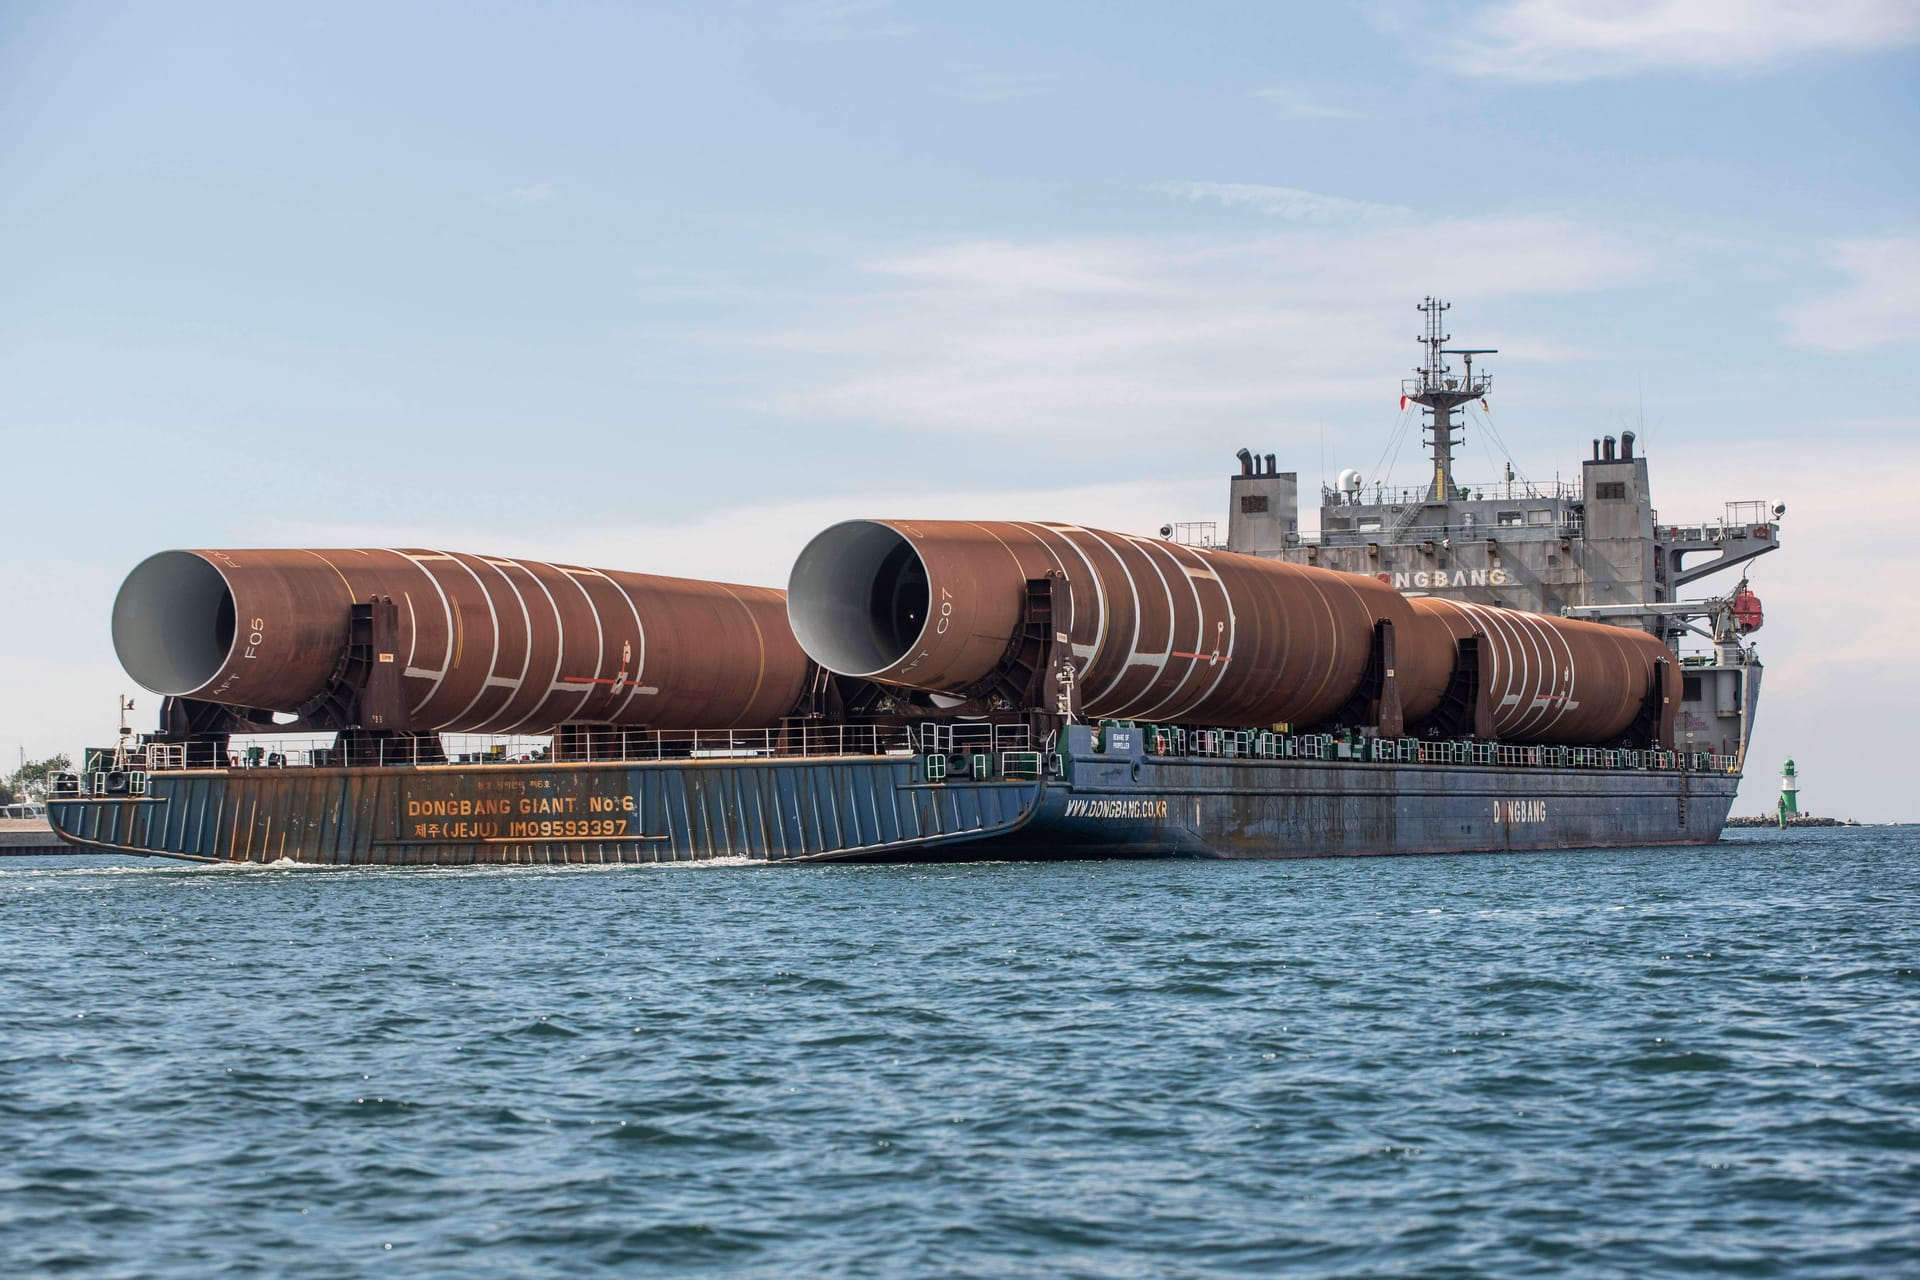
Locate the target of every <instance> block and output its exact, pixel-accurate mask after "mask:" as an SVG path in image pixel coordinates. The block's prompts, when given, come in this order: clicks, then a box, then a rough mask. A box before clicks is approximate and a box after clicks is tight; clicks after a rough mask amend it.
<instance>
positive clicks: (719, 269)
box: [0, 0, 1920, 818]
mask: <svg viewBox="0 0 1920 1280" xmlns="http://www.w3.org/2000/svg"><path fill="white" fill-rule="evenodd" d="M1917 42H1920V5H1915V4H1914V3H1911V0H1906V2H1903V3H1888V2H1885V0H1828V2H1827V3H1824V4H1820V5H1808V4H1802V3H1784V2H1779V0H1774V2H1761V0H1753V2H1751V3H1745V4H1736V3H1731V2H1730V0H1693V2H1692V3H1667V2H1664V0H1662V2H1655V3H1647V2H1644V0H1639V2H1636V0H1614V2H1613V3H1604V4H1602V3H1588V2H1586V0H1525V2H1524V3H1493V4H1480V5H1470V4H1434V3H1412V2H1409V3H1377V4H1362V5H1354V6H1305V5H1301V6H1276V5H1234V4H1210V5H1165V6H1153V5H1145V4H1137V5H1124V6H1121V5H1111V4H1090V3H1089V4H1053V5H1046V6H1036V5H1031V4H1023V5H995V4H969V5H948V6H923V5H914V4H910V3H898V4H886V3H861V2H859V0H842V2H837V3H836V2H827V3H801V4H764V5H762V4H744V3H743V4H724V3H722V4H704V5H699V6H684V7H673V6H663V5H638V6H629V7H614V6H603V5H564V4H554V5H538V6H536V5H499V4H495V5H483V4H458V5H455V4H446V5H433V4H410V5H380V6H372V5H364V6H363V5H352V4H336V5H328V6H266V5H237V4H234V5H223V4H201V5H195V4H181V5H173V6H151V5H125V6H120V5H101V4H92V5H78V6H59V5H34V4H30V3H21V4H10V5H7V6H5V7H4V8H0V433H4V450H5V457H6V460H7V470H8V475H9V477H10V481H11V483H10V484H9V486H8V497H7V499H6V501H5V504H4V507H0V510H4V513H5V514H4V516H0V520H4V528H3V529H0V532H4V533H5V535H6V540H7V545H8V548H9V555H8V557H7V563H6V565H5V567H4V568H0V589H4V591H5V597H4V598H6V599H7V600H8V601H10V602H11V603H10V604H9V605H8V607H7V615H8V618H9V621H10V625H8V626H7V627H5V628H4V629H0V749H5V750H7V753H8V755H9V756H11V755H12V754H13V752H14V750H15V749H16V748H23V749H25V750H26V751H27V752H28V754H30V755H32V754H43V753H44V752H46V751H50V750H53V749H55V748H59V747H66V748H72V747H75V746H77V745H79V743H80V742H81V741H82V740H85V739H90V738H96V737H99V736H101V733H102V731H103V730H106V731H108V732H110V730H111V725H112V713H113V699H114V695H115V694H116V693H118V692H120V691H121V689H122V688H124V687H127V685H128V682H127V681H126V679H125V677H124V676H123V675H122V674H121V673H120V672H119V671H118V668H117V665H116V664H115V663H114V661H113V658H112V653H111V648H110V645H109V644H108V642H107V636H106V615H107V610H108V607H109V605H110V603H111V600H112V596H113V592H114V590H115V588H116V587H117V585H118V581H119V578H120V577H121V576H122V575H123V574H124V572H125V571H126V569H127V568H129V567H130V566H131V565H132V564H133V563H135V562H136V561H137V560H139V559H140V558H141V557H143V556H144V555H146V554H147V553H148V552H150V551H152V550H157V549H160V548H162V547H167V546H221V545H275V544H296V543H313V544H318V543H330V544H336V545H338V544H346V545H353V544H375V545H378V544H387V543H396V542H398V543H406V544H409V545H413V544H431V545H443V546H455V547H460V548H471V549H474V550H484V551H492V552H498V553H503V554H529V555H547V556H555V557H561V558H566V559H572V560H578V561H585V562H589V563H603V564H608V565H614V566H618V567H624V568H633V569H640V570H652V571H658V572H670V573H685V574H690V575H698V576H708V577H730V578H735V579H739V580H747V581H759V582H769V583H778V582H781V581H782V580H783V579H784V576H785V570H786V567H787V565H788V564H789V563H790V560H791V557H792V554H793V552H794V551H795V550H796V549H797V548H798V546H799V545H800V544H801V543H802V542H804V540H805V539H806V537H808V536H809V535H810V534H811V533H812V532H814V531H815V530H816V529H817V528H818V527H820V526H821V525H823V524H825V523H827V522H828V521H830V520H832V519H836V518H840V517H843V516H850V515H857V514H910V513H919V514H941V515H962V514H969V513H981V514H992V515H1022V516H1028V517H1034V518H1066V519H1079V520H1084V521H1087V522H1089V523H1101V524H1106V525H1113V526H1119V527H1122V528H1129V529H1142V528H1152V527H1155V526H1157V525H1158V524H1160V523H1161V522H1162V521H1163V520H1166V519H1215V518H1221V516H1222V513H1223V512H1224V506H1225V503H1224V498H1225V476H1226V474H1227V472H1228V471H1229V470H1230V469H1231V467H1232V460H1231V454H1232V451H1233V450H1234V449H1235V448H1237V447H1239V446H1240V445H1241V444H1243V443H1244V444H1249V445H1252V446H1254V447H1256V448H1257V449H1259V450H1260V451H1262V452H1267V451H1271V452H1275V453H1277V454H1279V455H1280V456H1281V457H1282V459H1283V466H1288V467H1293V468H1296V469H1298V470H1299V471H1300V472H1301V473H1302V477H1303V479H1308V480H1310V479H1311V478H1312V477H1314V476H1316V475H1318V474H1319V473H1320V469H1321V465H1322V461H1321V459H1322V450H1323V447H1324V451H1325V456H1326V463H1325V465H1326V467H1327V470H1328V473H1329V474H1331V472H1333V471H1336V470H1338V469H1339V468H1340V467H1342V466H1357V467H1361V468H1363V469H1368V470H1371V469H1372V468H1373V466H1374V464H1375V462H1376V460H1377V459H1378V458H1379V456H1380V453H1381V446H1382V445H1383V444H1384V442H1385V440H1386V438H1387V436H1388V434H1389V432H1391V430H1392V428H1393V426H1394V423H1395V420H1396V418H1397V412H1396V400H1395V397H1396V394H1397V389H1398V379H1399V377H1400V375H1401V373H1402V372H1403V370H1404V369H1405V367H1406V366H1408V365H1410V364H1411V363H1412V362H1413V360H1414V358H1415V355H1416V351H1415V348H1414V346H1413V344H1412V342H1411V339H1412V337H1413V335H1414V333H1415V330H1416V324H1417V320H1418V317H1417V316H1416V315H1415V314H1414V312H1413V305H1414V303H1415V302H1416V301H1418V299H1419V298H1420V296H1422V295H1423V294H1426V293H1429V292H1437V293H1441V294H1444V295H1445V296H1447V297H1449V298H1451V299H1452V300H1453V302H1454V303H1455V310H1454V313H1453V318H1454V332H1455V333H1456V335H1457V336H1458V337H1460V338H1462V339H1463V340H1466V339H1470V340H1472V341H1473V342H1474V343H1475V345H1486V346H1497V347H1500V348H1501V349H1502V355H1501V356H1500V357H1499V358H1498V359H1497V361H1496V362H1495V363H1494V364H1493V365H1492V368H1493V371H1494V375H1495V379H1496V381H1495V386H1496V395H1495V396H1494V414H1495V421H1496V423H1497V424H1498V425H1499V426H1500V429H1501V434H1502V436H1503V437H1504V438H1505V440H1506V441H1507V443H1508V444H1509V445H1510V446H1512V448H1513V450H1514V456H1515V458H1516V460H1517V461H1518V462H1519V463H1520V464H1521V466H1522V469H1523V470H1524V471H1526V472H1528V473H1530V474H1533V475H1536V476H1547V475H1550V474H1551V473H1552V472H1553V471H1555V470H1556V469H1560V470H1564V471H1567V472H1569V473H1570V472H1571V471H1572V469H1573V468H1574V467H1575V465H1576V464H1577V461H1578V459H1579V458H1580V457H1581V456H1582V454H1583V453H1584V451H1585V448H1586V441H1587V440H1588V439H1589V438H1591V437H1592V436H1593V435H1595V434H1599V433H1601V432H1604V431H1616V432H1617V431H1618V430H1620V429H1621V428H1623V427H1628V426H1634V425H1636V424H1643V425H1644V437H1645V439H1646V442H1647V448H1648V452H1649V454H1650V456H1651V458H1652V464H1653V467H1654V481H1655V485H1656V493H1657V494H1658V495H1659V499H1660V502H1661V506H1662V511H1663V515H1665V514H1671V515H1672V516H1674V517H1676V518H1682V517H1691V518H1702V517H1712V516H1714V515H1717V514H1718V513H1719V510H1720V504H1721V503H1722V502H1723V501H1725V500H1729V499H1738V498H1754V497H1766V498H1770V499H1773V500H1784V501H1787V502H1788V503H1789V505H1790V509H1791V512H1792V514H1791V515H1790V516H1789V520H1788V528H1787V542H1788V547H1789V549H1788V550H1785V551H1782V552H1781V553H1779V554H1778V555H1776V556H1774V557H1772V558H1771V561H1770V562H1763V564H1762V565H1761V566H1760V567H1759V568H1758V569H1757V570H1756V572H1755V584H1756V587H1757V588H1758V589H1759V590H1760V591H1761V592H1762V595H1763V597H1764V598H1765V599H1766V600H1767V602H1768V605H1769V611H1770V622H1769V627H1768V629H1767V630H1766V631H1765V632H1763V633H1762V635H1761V637H1760V640H1761V649H1762V653H1763V655H1764V656H1765V657H1766V658H1767V659H1768V661H1769V664H1770V677H1769V679H1770V688H1769V702H1768V704H1767V706H1766V707H1765V709H1764V710H1763V717H1762V719H1763V730H1762V738H1761V741H1760V743H1759V744H1758V747H1757V754H1758V755H1759V757H1760V761H1759V762H1758V763H1757V764H1756V767H1755V770H1754V773H1755V775H1756V776H1755V778H1754V780H1753V781H1750V782H1749V783H1748V784H1747V787H1746V788H1745V795H1744V799H1743V807H1747V808H1758V807H1761V805H1762V804H1763V803H1764V802H1765V798H1766V797H1765V791H1766V784H1765V782H1764V781H1763V779H1764V778H1765V775H1766V771H1767V768H1768V767H1769V766H1768V765H1767V764H1766V763H1765V762H1766V761H1770V760H1773V759H1774V758H1775V757H1777V756H1782V755H1785V754H1787V753H1788V752H1789V751H1792V752H1793V753H1795V754H1796V755H1797V756H1798V757H1799V758H1800V759H1801V761H1802V764H1803V766H1805V767H1806V768H1807V771H1808V775H1809V777H1808V797H1807V798H1808V801H1809V803H1810V804H1812V805H1814V807H1816V808H1820V807H1823V806H1825V807H1827V808H1829V809H1835V810H1838V809H1845V810H1846V811H1849V812H1854V813H1857V814H1858V815H1859V816H1862V817H1895V816H1905V817H1911V818H1920V802H1916V801H1915V800H1913V799H1911V798H1909V797H1908V796H1906V795H1903V794H1901V787H1900V786H1899V785H1898V783H1897V782H1896V780H1895V779H1896V775H1895V774H1893V773H1891V772H1888V773H1887V774H1886V776H1884V777H1881V776H1880V775H1879V774H1877V773H1875V772H1874V771H1873V770H1872V769H1869V770H1868V771H1866V772H1864V773H1863V772H1862V771H1861V768H1860V767H1858V766H1856V765H1853V764H1849V763H1847V762H1846V759H1845V757H1844V755H1843V754H1842V752H1841V749H1840V747H1839V745H1838V744H1839V739H1840V737H1841V735H1843V734H1844V735H1856V734H1859V735H1865V737H1866V738H1867V740H1869V741H1870V742H1871V743H1873V744H1877V745H1878V746H1880V747H1884V748H1886V749H1887V751H1888V753H1889V754H1891V755H1903V754H1910V751H1911V748H1912V747H1913V746H1914V745H1915V737H1916V735H1915V734H1914V733H1913V732H1912V730H1911V729H1909V728H1908V727H1907V726H1909V725H1911V724H1912V723H1914V722H1915V719H1916V717H1920V688H1917V687H1916V686H1920V681H1916V680H1915V679H1914V678H1913V677H1912V676H1911V674H1910V673H1908V672H1906V671H1905V670H1904V667H1902V666H1900V665H1897V664H1893V663H1890V662H1889V659H1890V658H1894V657H1895V655H1903V654H1904V653H1905V652H1906V650H1907V649H1908V648H1909V647H1910V643H1911V642H1910V636H1911V634H1912V629H1913V627H1914V626H1915V625H1916V624H1920V610H1916V609H1915V607H1914V606H1912V605H1910V604H1908V603H1907V602H1906V599H1905V595H1906V592H1908V591H1910V589H1911V587H1910V584H1911V583H1912V581H1913V580H1914V578H1915V577H1916V574H1917V572H1920V553H1916V551H1915V547H1916V546H1920V542H1916V539H1915V538H1914V536H1913V534H1912V533H1911V531H1910V530H1909V529H1908V525H1909V524H1910V523H1911V521H1910V519H1909V517H1908V516H1907V515H1906V509H1907V506H1908V504H1909V502H1910V498H1909V497H1908V495H1909V493H1910V492H1911V491H1912V490H1913V489H1914V488H1915V487H1916V482H1917V481H1920V430H1917V429H1920V418H1917V417H1916V415H1915V414H1914V412H1913V411H1912V409H1911V408H1910V407H1909V395H1910V392H1911V383H1912V381H1913V379H1912V377H1911V372H1912V370H1913V369H1914V366H1915V360H1914V356H1915V352H1916V347H1920V301H1917V299H1920V198H1917V196H1920V192H1917V191H1916V185H1917V184H1920V163H1917V161H1920V155H1917V154H1916V152H1917V151H1920V146H1917V145H1916V141H1915V140H1916V139H1920V43H1917ZM1503 461H1504V458H1502V457H1501V456H1500V455H1499V454H1498V452H1497V450H1492V449H1489V448H1488V447H1486V446H1485V445H1483V444H1481V443H1479V442H1478V441H1476V442H1473V443H1470V444H1469V446H1468V450H1467V459H1466V462H1464V463H1463V464H1462V468H1461V470H1462V473H1463V476H1464V477H1465V478H1468V479H1472V478H1476V477H1478V476H1480V475H1490V474H1491V473H1492V472H1493V470H1494V469H1495V468H1496V467H1497V466H1498V465H1499V464H1500V463H1501V462H1503ZM1400 467H1401V469H1402V471H1404V472H1406V473H1407V478H1411V472H1412V470H1413V469H1414V468H1413V467H1412V466H1411V465H1410V460H1409V459H1407V457H1406V456H1405V455H1404V454H1403V455H1402V459H1401V463H1400ZM1828 742H1832V743H1834V744H1835V745H1834V746H1832V747H1827V746H1824V745H1823V744H1825V743H1828ZM1823 753H1824V754H1823ZM1892 767H1893V766H1891V765H1889V766H1887V768H1888V769H1889V770H1890V769H1891V768H1892Z"/></svg>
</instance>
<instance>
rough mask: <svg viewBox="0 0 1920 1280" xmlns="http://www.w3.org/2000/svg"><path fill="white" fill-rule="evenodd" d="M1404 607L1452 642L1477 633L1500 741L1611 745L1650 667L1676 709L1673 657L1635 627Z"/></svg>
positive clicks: (1425, 600)
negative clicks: (1661, 678) (1658, 674)
mask: <svg viewBox="0 0 1920 1280" xmlns="http://www.w3.org/2000/svg"><path fill="white" fill-rule="evenodd" d="M1411 603H1412V605H1413V608H1414V611H1415V612H1416V613H1417V614H1419V615H1420V617H1421V618H1422V619H1424V620H1426V621H1427V622H1428V623H1429V624H1430V625H1432V626H1435V627H1438V628H1441V629H1443V630H1444V631H1445V632H1446V634H1447V635H1448V636H1449V637H1451V639H1452V640H1453V641H1454V642H1455V643H1456V644H1457V643H1458V641H1460V640H1462V639H1465V638H1467V637H1469V636H1479V637H1481V639H1480V642H1479V646H1480V654H1481V662H1482V663H1483V664H1484V665H1485V667H1486V685H1485V688H1486V690H1487V696H1488V699H1489V701H1490V702H1491V704H1492V707H1491V710H1492V713H1493V732H1494V736H1495V737H1496V738H1499V739H1501V740H1502V741H1506V742H1543V743H1564V744H1582V743H1608V742H1612V741H1614V740H1615V739H1617V738H1618V737H1620V735H1621V734H1622V733H1624V732H1625V731H1626V730H1627V729H1628V728H1629V727H1630V726H1631V725H1632V724H1633V722H1634V720H1635V719H1637V718H1638V717H1639V715H1640V710H1641V707H1642V706H1643V704H1644V701H1645V699H1646V697H1647V694H1648V692H1649V691H1650V690H1651V689H1652V688H1653V684H1654V679H1655V672H1656V671H1661V670H1664V672H1665V684H1664V685H1663V687H1662V688H1661V690H1660V692H1661V694H1662V695H1663V696H1665V697H1667V698H1668V699H1670V700H1671V701H1672V703H1673V705H1675V706H1678V705H1679V701H1680V674H1679V670H1678V668H1677V665H1676V664H1675V662H1674V660H1673V652H1672V651H1671V650H1670V649H1668V648H1667V646H1666V645H1664V644H1662V643H1661V642H1660V641H1659V640H1657V639H1655V638H1654V637H1653V636H1650V635H1648V634H1647V633H1646V632H1644V631H1637V630H1631V629H1629V628H1626V627H1610V626H1606V625H1605V624H1603V623H1598V622H1581V621H1578V620H1575V619H1571V618H1554V617H1548V616H1546V615H1544V614H1537V613H1522V612H1520V611H1519V610H1516V609H1496V608H1494V607H1492V606H1490V605H1483V604H1472V603H1469V602H1466V601H1461V600H1448V599H1443V598H1440V597H1436V596H1423V597H1417V598H1415V599H1414V600H1412V601H1411ZM1662 659H1664V660H1665V662H1666V665H1665V667H1664V668H1661V667H1657V666H1656V665H1655V664H1656V663H1658V662H1660V661H1661V660H1662Z"/></svg>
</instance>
